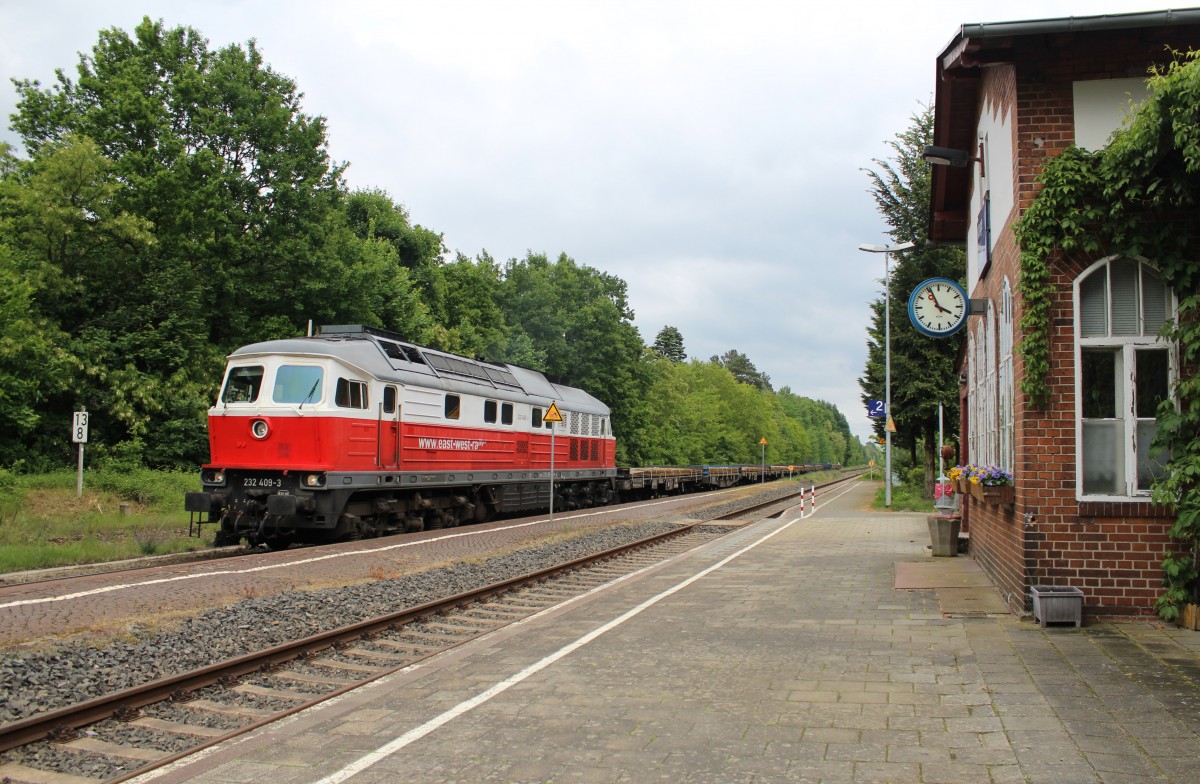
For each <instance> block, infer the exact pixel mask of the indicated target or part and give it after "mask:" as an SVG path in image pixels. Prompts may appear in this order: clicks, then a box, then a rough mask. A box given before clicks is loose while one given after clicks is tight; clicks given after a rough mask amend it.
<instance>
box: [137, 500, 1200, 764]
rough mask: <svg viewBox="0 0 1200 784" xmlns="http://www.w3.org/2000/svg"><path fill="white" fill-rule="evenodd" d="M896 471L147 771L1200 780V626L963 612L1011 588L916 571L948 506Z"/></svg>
mask: <svg viewBox="0 0 1200 784" xmlns="http://www.w3.org/2000/svg"><path fill="white" fill-rule="evenodd" d="M873 489H874V488H873V486H871V485H861V486H858V487H856V488H854V489H852V490H850V491H849V492H847V493H845V494H844V495H841V496H837V497H835V496H833V495H829V496H826V497H824V498H822V499H820V501H819V504H820V505H819V506H818V508H817V511H816V513H815V514H814V515H813V516H811V517H808V518H805V519H803V520H799V521H796V520H795V516H794V515H791V516H789V515H785V516H783V517H781V518H778V519H775V520H768V521H763V522H760V523H754V524H751V525H748V526H746V527H744V528H742V529H740V530H738V531H736V532H735V533H733V534H731V535H729V536H727V537H725V538H723V539H721V540H719V541H717V542H714V543H712V544H710V545H709V546H707V547H705V548H703V549H701V550H699V551H695V552H693V553H691V554H688V555H686V556H684V557H680V558H677V559H675V560H673V561H671V562H668V563H666V564H664V565H662V566H660V567H657V568H655V569H654V570H652V571H650V572H647V573H644V574H642V575H641V576H640V577H638V578H637V579H632V580H627V581H625V582H623V583H621V584H620V585H618V586H615V587H613V588H611V589H609V590H605V591H602V592H598V593H595V594H593V595H591V596H589V597H588V598H587V599H585V600H582V601H577V602H575V603H573V604H571V605H569V606H565V607H561V608H558V609H556V610H553V611H550V612H547V613H544V614H542V615H541V616H538V617H536V618H535V619H532V620H530V621H527V622H523V623H520V624H517V625H514V626H512V627H509V628H506V629H504V630H502V631H499V632H496V633H493V634H492V635H490V636H489V637H487V638H484V639H481V640H478V641H476V642H473V643H470V644H467V645H465V646H462V647H461V648H459V649H456V650H454V651H451V652H447V653H445V654H442V655H440V656H438V657H435V658H434V659H432V660H430V661H429V662H428V663H426V664H425V665H423V666H420V667H417V668H414V669H411V670H409V671H406V672H403V673H400V674H397V675H395V676H392V677H391V678H389V679H387V680H386V681H382V682H379V683H377V684H375V685H373V686H371V687H368V688H365V689H362V690H359V691H357V692H354V693H352V694H349V695H346V696H344V697H342V698H340V699H339V700H337V701H336V702H334V703H332V704H330V705H327V706H325V707H321V708H317V709H313V710H310V711H308V712H305V713H303V714H300V715H298V716H296V717H293V718H292V719H290V720H289V721H287V722H286V723H284V724H282V725H275V726H273V727H271V728H267V729H264V730H260V731H259V732H257V733H255V734H252V735H249V736H246V737H244V738H243V739H240V740H237V741H234V742H231V743H229V744H226V745H224V746H222V747H219V748H218V749H215V750H213V751H211V752H209V753H208V754H207V755H205V756H204V757H203V758H201V759H199V760H196V761H192V762H189V763H186V764H183V765H180V766H177V767H175V768H173V769H170V770H169V771H168V772H166V773H162V774H158V775H156V776H154V777H153V778H150V777H144V778H143V780H146V781H150V780H153V781H158V782H175V781H196V782H206V783H209V784H234V783H240V782H250V781H270V782H273V783H275V784H290V783H291V782H296V783H300V782H303V783H305V784H309V783H319V784H335V783H336V782H341V781H349V782H352V783H353V784H376V783H377V782H378V783H380V784H382V782H389V783H394V782H521V783H532V782H555V783H556V784H557V783H564V782H580V783H590V782H597V783H599V782H603V783H606V784H607V783H612V782H672V783H673V784H676V783H683V782H696V783H701V782H704V783H712V784H717V783H720V784H730V783H734V784H736V783H739V782H754V783H756V784H757V783H759V782H923V783H924V784H943V783H944V784H960V783H970V784H977V783H981V782H996V783H997V784H1000V783H1004V784H1017V783H1018V782H1030V783H1036V782H1047V783H1049V782H1053V783H1054V784H1072V783H1073V782H1106V783H1108V782H1112V783H1114V784H1115V783H1116V782H1180V783H1181V784H1182V783H1183V782H1196V781H1198V780H1200V773H1198V771H1200V742H1198V741H1200V653H1198V652H1200V633H1197V632H1186V631H1182V630H1177V629H1174V628H1173V627H1164V626H1162V625H1159V624H1156V623H1152V622H1146V623H1126V624H1119V625H1114V624H1088V625H1085V626H1084V627H1083V628H1081V629H1076V628H1074V627H1073V626H1067V627H1050V628H1047V629H1042V628H1039V627H1038V626H1037V625H1036V624H1035V623H1034V622H1033V621H1032V619H1027V618H1016V617H1013V616H1011V615H1009V614H1007V613H1002V614H1001V613H967V614H964V615H961V616H955V615H953V614H952V613H951V614H950V615H949V616H948V615H947V614H946V613H944V612H943V607H942V604H941V603H940V601H939V593H938V592H939V590H941V589H942V588H948V589H951V590H955V589H960V588H961V589H966V590H971V591H976V592H980V591H985V592H986V591H994V589H992V588H991V587H990V585H987V584H986V581H985V582H984V584H980V583H979V578H978V576H977V575H974V576H969V577H967V578H966V579H969V580H970V582H971V584H970V585H966V586H959V585H957V584H954V583H955V580H956V579H961V578H962V576H963V575H965V574H967V573H968V572H970V571H972V570H971V569H970V568H969V567H968V566H965V565H963V564H954V565H953V566H951V567H943V568H949V569H952V570H955V569H956V570H959V572H961V574H960V575H959V577H958V578H956V577H954V576H953V575H952V576H951V577H945V576H944V575H943V576H941V577H939V576H938V575H937V574H933V576H932V577H930V576H928V573H927V575H926V577H925V578H924V580H925V582H929V581H932V582H950V583H952V584H951V585H949V586H933V587H921V585H918V586H917V587H910V588H897V587H896V584H897V583H896V580H897V575H898V574H902V575H903V574H907V575H909V577H910V579H911V575H913V574H916V573H917V572H918V571H921V570H923V569H927V568H931V567H929V566H928V564H930V563H931V560H930V558H929V556H928V555H927V554H926V553H927V545H928V544H929V541H928V531H927V526H926V523H925V517H924V515H909V514H894V513H893V514H884V513H876V512H871V511H869V509H868V507H867V504H868V501H869V497H870V495H871V493H872V491H873ZM768 536H769V538H765V537H768ZM943 560H945V561H946V562H947V563H950V562H953V561H956V560H958V559H943ZM914 563H915V564H918V565H919V566H917V567H909V566H905V564H914ZM898 564H899V565H900V566H899V567H898V566H897V565H898ZM898 568H899V572H898V571H897V569H898ZM918 582H920V581H918ZM922 584H923V583H922Z"/></svg>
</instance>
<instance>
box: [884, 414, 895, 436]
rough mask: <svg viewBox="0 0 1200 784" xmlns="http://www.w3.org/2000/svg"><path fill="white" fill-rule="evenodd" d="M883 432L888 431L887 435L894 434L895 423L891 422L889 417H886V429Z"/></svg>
mask: <svg viewBox="0 0 1200 784" xmlns="http://www.w3.org/2000/svg"><path fill="white" fill-rule="evenodd" d="M884 430H886V431H888V432H889V433H895V432H896V423H895V422H894V421H893V420H892V417H891V416H890V415H889V416H888V421H887V427H885V428H884Z"/></svg>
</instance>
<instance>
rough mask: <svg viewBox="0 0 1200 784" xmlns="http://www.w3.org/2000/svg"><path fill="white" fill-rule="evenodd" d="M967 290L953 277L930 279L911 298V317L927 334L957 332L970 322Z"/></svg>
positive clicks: (918, 287)
mask: <svg viewBox="0 0 1200 784" xmlns="http://www.w3.org/2000/svg"><path fill="white" fill-rule="evenodd" d="M969 309H970V308H969V302H968V300H967V292H966V290H965V289H964V288H963V287H962V286H960V285H958V284H957V283H955V282H954V281H952V280H950V279H949V278H930V279H929V280H926V281H924V282H922V283H921V284H919V285H918V286H917V288H916V289H915V290H914V291H913V293H912V296H910V297H909V298H908V317H909V318H910V319H911V320H912V323H913V326H915V327H916V328H917V329H918V330H919V331H921V332H923V333H924V334H926V335H932V336H933V337H939V338H940V337H945V336H947V335H953V334H954V333H955V332H957V331H958V330H960V329H962V327H963V326H964V325H965V324H966V323H967V311H968V310H969Z"/></svg>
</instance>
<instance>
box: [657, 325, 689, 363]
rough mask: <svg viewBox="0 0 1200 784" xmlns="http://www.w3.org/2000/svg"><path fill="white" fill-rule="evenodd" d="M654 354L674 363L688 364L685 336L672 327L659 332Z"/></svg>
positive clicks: (666, 327)
mask: <svg viewBox="0 0 1200 784" xmlns="http://www.w3.org/2000/svg"><path fill="white" fill-rule="evenodd" d="M654 353H655V354H657V355H658V356H660V357H663V358H664V359H669V360H671V361H672V362H686V361H687V352H686V351H685V350H684V348H683V335H682V334H681V333H680V332H679V329H678V328H676V327H672V326H670V325H668V326H665V327H663V328H662V329H660V330H659V331H658V335H657V336H656V337H655V338H654Z"/></svg>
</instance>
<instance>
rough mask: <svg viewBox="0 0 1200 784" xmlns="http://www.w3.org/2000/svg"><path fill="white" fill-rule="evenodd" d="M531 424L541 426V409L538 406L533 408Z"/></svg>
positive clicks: (536, 426)
mask: <svg viewBox="0 0 1200 784" xmlns="http://www.w3.org/2000/svg"><path fill="white" fill-rule="evenodd" d="M533 426H534V427H535V428H538V427H541V426H542V409H540V408H534V409H533Z"/></svg>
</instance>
